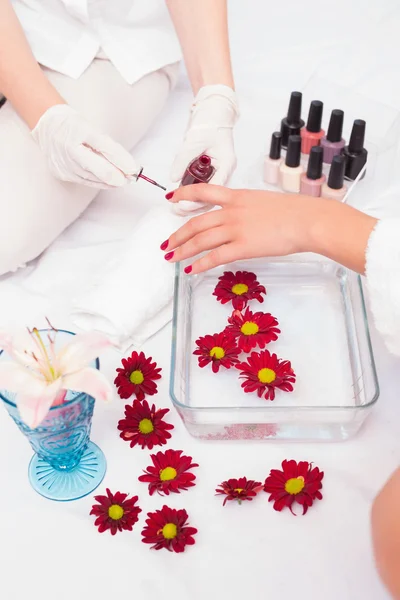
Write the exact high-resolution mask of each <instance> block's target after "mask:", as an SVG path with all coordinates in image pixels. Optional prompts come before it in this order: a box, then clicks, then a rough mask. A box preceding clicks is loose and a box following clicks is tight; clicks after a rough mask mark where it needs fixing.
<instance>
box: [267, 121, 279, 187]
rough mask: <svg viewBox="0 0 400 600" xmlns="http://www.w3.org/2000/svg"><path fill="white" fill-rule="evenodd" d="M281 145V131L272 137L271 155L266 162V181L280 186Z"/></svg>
mask: <svg viewBox="0 0 400 600" xmlns="http://www.w3.org/2000/svg"><path fill="white" fill-rule="evenodd" d="M281 143H282V134H281V132H280V131H275V132H274V133H273V134H272V136H271V146H270V149H269V155H268V156H266V157H265V161H264V181H265V183H270V184H272V185H278V181H279V167H280V165H281V162H282V159H281Z"/></svg>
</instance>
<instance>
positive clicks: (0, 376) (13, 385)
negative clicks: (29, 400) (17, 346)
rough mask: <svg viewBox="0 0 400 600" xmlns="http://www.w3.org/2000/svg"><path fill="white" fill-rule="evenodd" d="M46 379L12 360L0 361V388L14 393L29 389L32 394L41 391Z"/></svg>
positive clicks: (43, 388)
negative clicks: (40, 377)
mask: <svg viewBox="0 0 400 600" xmlns="http://www.w3.org/2000/svg"><path fill="white" fill-rule="evenodd" d="M47 387H48V386H47V383H46V381H44V380H42V379H39V378H38V377H36V375H35V374H34V373H33V372H32V371H31V370H29V369H26V368H25V367H23V366H21V365H19V364H18V363H16V362H13V361H4V362H0V388H2V389H4V390H8V391H10V392H14V393H16V394H18V393H22V392H26V391H27V390H29V391H30V392H31V393H32V394H33V395H35V396H36V395H39V394H41V393H43V392H44V391H45V390H46V388H47Z"/></svg>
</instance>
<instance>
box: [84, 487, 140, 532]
mask: <svg viewBox="0 0 400 600" xmlns="http://www.w3.org/2000/svg"><path fill="white" fill-rule="evenodd" d="M106 492H107V496H95V497H94V499H95V500H96V502H98V504H93V506H92V510H91V511H90V514H91V515H95V516H96V517H97V519H96V520H95V522H94V524H95V526H96V527H98V529H99V532H100V533H103V531H106V530H107V529H109V530H110V533H111V535H115V534H116V533H117V531H122V530H123V529H126V530H128V531H132V528H133V526H134V524H135V523H136V522H137V521H138V519H139V513H140V512H142V509H141V508H139V507H138V506H135V504H136V502H137V501H138V497H137V496H133V497H132V498H129V499H127V497H128V494H122V493H121V492H116V494H112V493H111V492H110V490H109V489H108V488H107V489H106Z"/></svg>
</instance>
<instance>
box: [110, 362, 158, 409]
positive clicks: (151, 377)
mask: <svg viewBox="0 0 400 600" xmlns="http://www.w3.org/2000/svg"><path fill="white" fill-rule="evenodd" d="M152 360H153V359H152V357H151V356H150V357H149V358H146V357H145V355H144V354H143V352H141V353H140V354H138V353H137V352H132V354H131V356H130V357H129V358H123V359H122V361H121V362H122V366H123V368H122V369H121V368H119V369H117V373H118V375H117V376H116V378H115V380H114V383H115V385H116V386H117V388H118V394H119V395H120V397H121V398H123V399H126V398H130V397H131V396H132V395H133V394H135V396H136V398H137V399H138V400H143V398H144V397H145V395H146V394H147V395H148V396H153V394H156V393H157V384H156V383H154V382H155V381H156V380H157V379H161V375H160V371H161V369H157V363H156V362H153V363H152V362H151V361H152Z"/></svg>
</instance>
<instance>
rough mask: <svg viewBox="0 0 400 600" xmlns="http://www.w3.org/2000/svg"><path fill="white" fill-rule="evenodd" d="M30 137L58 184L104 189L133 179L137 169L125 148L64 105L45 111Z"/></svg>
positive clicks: (136, 174)
mask: <svg viewBox="0 0 400 600" xmlns="http://www.w3.org/2000/svg"><path fill="white" fill-rule="evenodd" d="M32 137H33V139H34V140H35V142H36V143H37V144H38V146H39V147H40V149H41V151H42V152H43V154H45V156H46V158H47V163H48V165H49V168H50V171H51V172H52V173H53V175H55V176H56V177H57V178H58V179H61V180H62V181H71V182H75V183H81V184H84V185H88V186H91V187H96V188H100V189H107V188H113V187H120V186H122V185H125V184H126V183H129V181H131V180H132V179H135V178H137V176H138V174H139V172H140V169H141V168H140V167H139V166H138V165H137V164H136V162H135V160H134V159H133V158H132V156H131V155H130V154H129V152H128V151H127V150H125V148H123V147H122V146H121V145H120V144H118V143H117V142H114V140H112V139H111V138H110V137H109V136H108V135H105V134H103V133H101V132H99V131H97V130H96V128H95V127H94V126H93V125H91V124H90V123H89V122H88V121H86V119H85V118H84V117H82V116H81V115H79V114H78V113H77V112H76V111H75V110H74V109H73V108H71V107H70V106H68V105H67V104H57V105H56V106H52V107H51V108H49V109H48V110H47V111H46V112H45V113H44V114H43V115H42V116H41V118H40V119H39V122H38V123H37V125H36V127H35V128H34V129H33V131H32Z"/></svg>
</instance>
